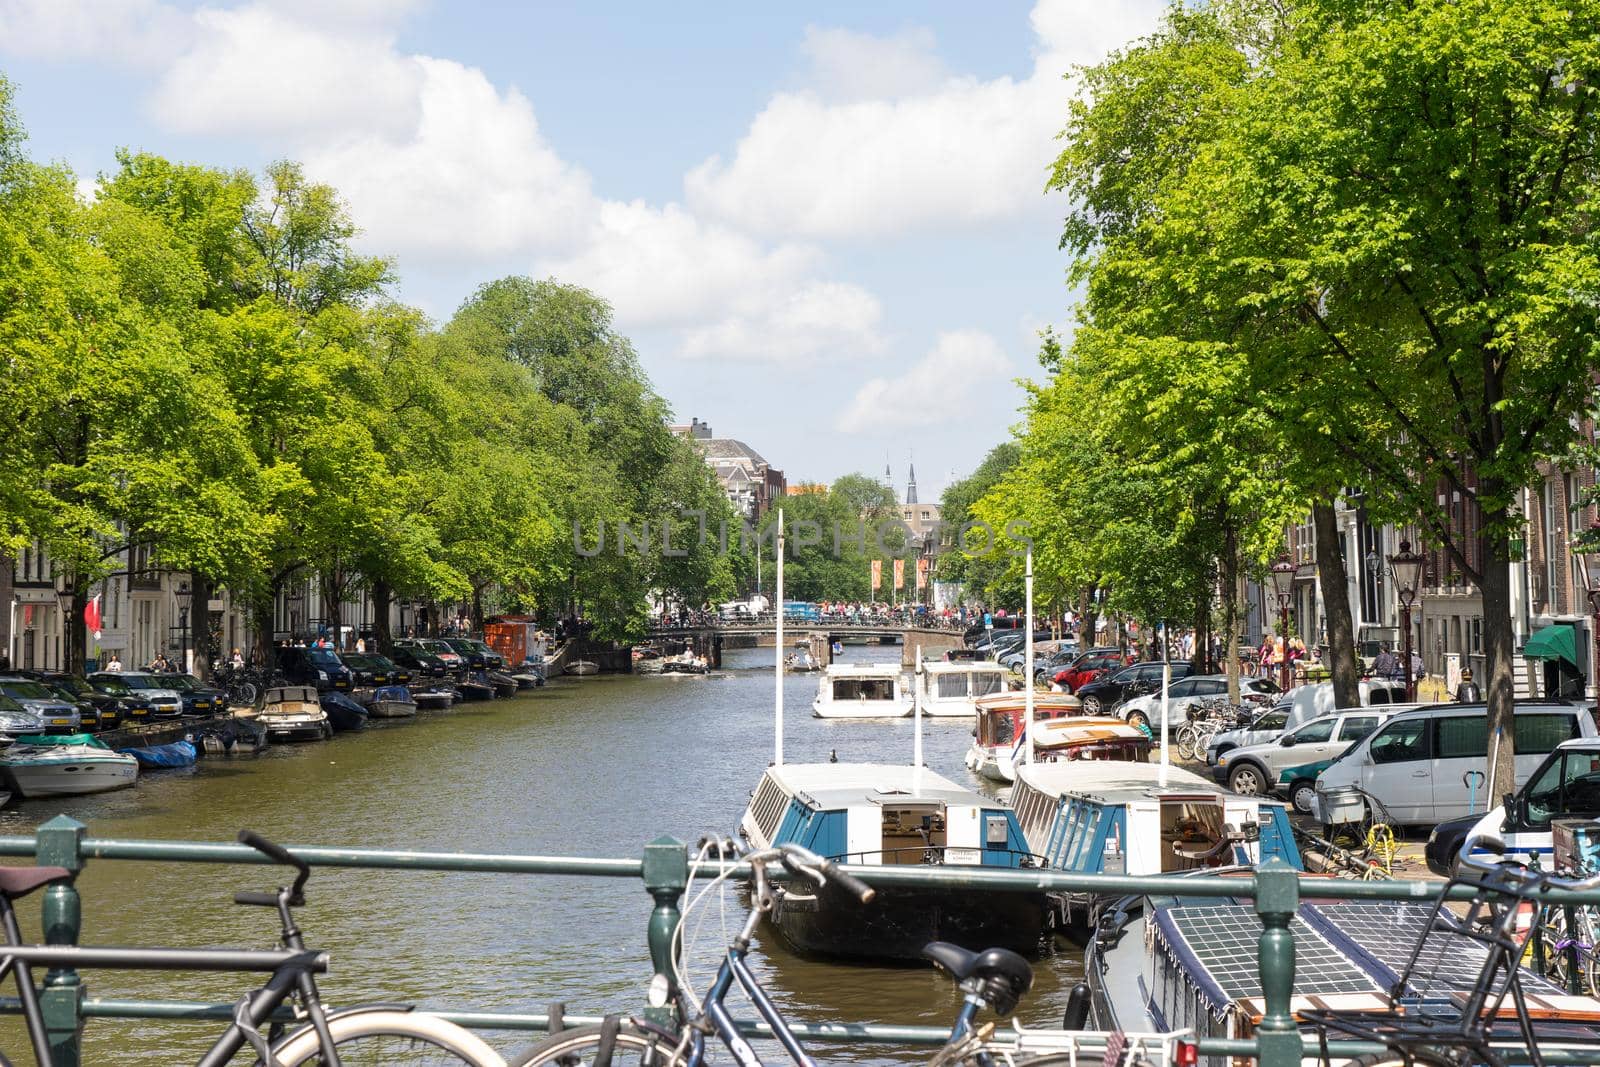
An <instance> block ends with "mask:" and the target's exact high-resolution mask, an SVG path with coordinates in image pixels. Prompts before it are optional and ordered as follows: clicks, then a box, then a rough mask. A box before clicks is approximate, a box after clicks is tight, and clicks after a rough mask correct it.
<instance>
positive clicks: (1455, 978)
mask: <svg viewBox="0 0 1600 1067" xmlns="http://www.w3.org/2000/svg"><path fill="white" fill-rule="evenodd" d="M1303 914H1305V915H1306V916H1307V918H1308V919H1309V920H1310V924H1311V925H1312V926H1315V927H1317V928H1318V929H1319V931H1321V932H1323V933H1325V934H1326V935H1327V936H1328V937H1329V939H1331V941H1332V942H1333V943H1334V944H1335V945H1339V946H1340V947H1342V948H1345V949H1346V950H1347V951H1350V952H1351V954H1352V955H1355V956H1356V957H1357V958H1360V957H1361V956H1363V955H1365V956H1366V957H1369V959H1370V961H1371V963H1373V964H1375V965H1376V966H1375V967H1373V968H1372V969H1373V970H1374V971H1375V973H1377V974H1378V976H1379V977H1380V979H1381V981H1382V982H1383V984H1384V986H1385V987H1386V988H1387V987H1391V986H1393V985H1394V983H1395V982H1396V981H1398V980H1399V978H1400V972H1401V971H1402V970H1404V969H1405V966H1406V962H1407V961H1408V960H1409V959H1410V958H1411V952H1412V949H1414V948H1415V947H1416V944H1417V940H1418V938H1420V937H1421V936H1422V933H1423V931H1424V930H1425V929H1426V927H1427V923H1428V917H1429V916H1430V915H1432V914H1433V906H1432V905H1423V904H1407V903H1400V902H1360V903H1345V904H1315V905H1307V906H1306V907H1305V908H1304V909H1303ZM1296 936H1298V935H1296ZM1488 958H1489V950H1488V948H1487V946H1485V945H1483V944H1482V943H1481V942H1478V941H1474V940H1473V939H1471V938H1469V937H1467V936H1466V935H1464V934H1461V933H1458V932H1454V931H1451V930H1433V931H1431V932H1429V934H1428V939H1427V941H1426V942H1424V943H1423V946H1422V952H1421V954H1420V955H1419V956H1418V958H1417V965H1416V966H1415V967H1413V968H1412V971H1411V974H1412V981H1411V988H1410V990H1409V991H1410V992H1411V993H1412V994H1413V995H1416V996H1423V997H1444V996H1448V995H1449V994H1451V993H1456V992H1465V991H1466V990H1469V989H1471V988H1472V987H1473V986H1474V985H1475V984H1477V981H1478V976H1479V975H1480V974H1481V973H1482V972H1483V967H1484V963H1485V961H1486V960H1487V959H1488ZM1296 977H1297V978H1298V976H1296ZM1522 986H1523V989H1524V990H1526V991H1528V992H1530V993H1535V992H1537V993H1547V994H1552V995H1560V994H1562V993H1565V992H1566V990H1564V989H1562V988H1561V987H1560V986H1558V985H1556V984H1554V983H1553V982H1550V981H1547V980H1546V979H1543V978H1540V977H1539V976H1538V975H1536V974H1534V973H1533V972H1532V971H1530V970H1527V969H1524V970H1523V972H1522Z"/></svg>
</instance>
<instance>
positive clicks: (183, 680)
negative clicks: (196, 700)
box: [155, 674, 201, 693]
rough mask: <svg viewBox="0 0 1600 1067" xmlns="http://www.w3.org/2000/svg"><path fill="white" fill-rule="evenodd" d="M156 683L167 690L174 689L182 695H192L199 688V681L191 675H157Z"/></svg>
mask: <svg viewBox="0 0 1600 1067" xmlns="http://www.w3.org/2000/svg"><path fill="white" fill-rule="evenodd" d="M155 677H156V681H158V682H160V683H161V684H162V685H164V686H166V687H167V688H168V689H176V690H178V691H180V692H184V693H192V692H194V691H195V690H196V689H199V688H201V685H200V679H198V678H196V677H194V675H192V674H158V675H156V676H155Z"/></svg>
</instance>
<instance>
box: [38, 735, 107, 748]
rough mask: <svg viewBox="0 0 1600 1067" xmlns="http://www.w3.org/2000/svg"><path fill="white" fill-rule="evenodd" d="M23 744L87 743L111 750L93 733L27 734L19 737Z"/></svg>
mask: <svg viewBox="0 0 1600 1067" xmlns="http://www.w3.org/2000/svg"><path fill="white" fill-rule="evenodd" d="M19 743H21V744H25V745H88V746H89V747H90V748H103V749H105V750H106V751H107V752H110V751H111V746H110V745H108V744H106V743H105V742H104V741H102V740H100V739H99V738H98V737H96V736H95V735H94V734H29V735H28V736H27V737H25V738H21V739H20V742H19Z"/></svg>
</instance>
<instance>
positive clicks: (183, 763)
mask: <svg viewBox="0 0 1600 1067" xmlns="http://www.w3.org/2000/svg"><path fill="white" fill-rule="evenodd" d="M122 751H123V752H126V753H127V754H128V755H130V756H132V757H133V758H134V759H136V760H138V761H139V766H141V767H188V766H191V765H192V764H193V763H194V761H195V760H196V759H197V758H199V753H198V752H196V751H195V747H194V746H193V745H191V744H190V743H189V742H187V741H174V742H172V743H171V744H168V745H141V746H138V747H136V748H125V749H122Z"/></svg>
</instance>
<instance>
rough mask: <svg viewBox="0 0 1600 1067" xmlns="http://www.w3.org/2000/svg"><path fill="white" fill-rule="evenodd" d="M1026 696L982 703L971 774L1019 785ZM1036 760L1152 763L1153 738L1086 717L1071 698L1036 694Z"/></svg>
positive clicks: (970, 759) (970, 753) (987, 699)
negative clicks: (1017, 782) (1019, 763)
mask: <svg viewBox="0 0 1600 1067" xmlns="http://www.w3.org/2000/svg"><path fill="white" fill-rule="evenodd" d="M1026 704H1027V694H1026V693H994V694H991V695H990V696H986V697H979V698H978V719H977V726H976V728H975V729H974V730H973V733H972V746H971V747H970V748H968V749H967V758H966V764H967V769H968V770H970V771H972V772H973V773H974V774H976V775H978V776H979V777H980V778H987V779H989V780H990V781H992V782H1012V781H1015V780H1016V776H1017V772H1016V764H1017V763H1018V762H1019V761H1021V760H1022V759H1023V756H1024V755H1025V753H1024V750H1023V744H1024V743H1025V736H1024V735H1026V734H1027V729H1026V727H1025V725H1024V724H1025V721H1026ZM1033 734H1034V738H1033V758H1034V760H1035V761H1036V762H1041V763H1043V762H1051V761H1055V760H1064V759H1065V760H1072V759H1099V760H1125V761H1130V762H1136V763H1138V762H1147V761H1148V759H1149V753H1150V738H1149V736H1148V735H1147V734H1146V733H1145V732H1144V731H1143V730H1140V729H1137V728H1136V727H1133V726H1129V725H1128V724H1127V723H1125V722H1123V721H1122V720H1121V719H1115V718H1105V717H1095V716H1086V715H1084V714H1083V705H1082V703H1080V702H1079V700H1078V698H1077V697H1075V696H1072V695H1071V694H1070V693H1036V694H1034V700H1033Z"/></svg>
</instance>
